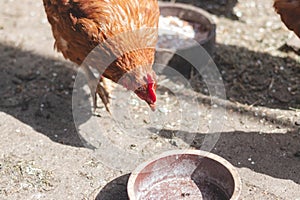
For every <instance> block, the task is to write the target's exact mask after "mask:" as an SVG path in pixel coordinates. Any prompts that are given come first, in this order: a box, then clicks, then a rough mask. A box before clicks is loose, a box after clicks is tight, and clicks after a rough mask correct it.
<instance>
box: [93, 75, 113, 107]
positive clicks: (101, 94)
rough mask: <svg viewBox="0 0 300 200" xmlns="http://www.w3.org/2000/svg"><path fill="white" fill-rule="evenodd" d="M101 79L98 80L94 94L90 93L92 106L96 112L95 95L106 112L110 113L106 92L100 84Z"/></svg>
mask: <svg viewBox="0 0 300 200" xmlns="http://www.w3.org/2000/svg"><path fill="white" fill-rule="evenodd" d="M102 80H103V79H102V78H101V79H100V81H99V83H98V84H97V88H96V91H95V93H94V92H92V94H93V104H94V110H96V108H97V94H98V96H99V97H100V99H101V100H102V102H103V104H104V106H105V108H106V111H107V112H109V113H110V110H109V93H108V92H107V91H106V89H105V88H104V87H103V86H102V85H101V82H102Z"/></svg>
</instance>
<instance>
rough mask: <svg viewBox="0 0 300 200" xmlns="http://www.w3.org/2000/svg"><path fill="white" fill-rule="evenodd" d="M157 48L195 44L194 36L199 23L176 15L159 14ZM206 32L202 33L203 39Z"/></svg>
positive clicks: (173, 47)
mask: <svg viewBox="0 0 300 200" xmlns="http://www.w3.org/2000/svg"><path fill="white" fill-rule="evenodd" d="M158 26H159V31H158V36H159V37H158V42H157V47H158V48H169V49H179V48H187V47H190V46H192V45H193V44H195V41H194V38H195V36H196V33H197V32H198V31H197V29H199V27H200V26H201V25H199V24H195V23H191V22H188V21H184V20H182V19H179V18H178V17H176V16H160V17H159V25H158ZM206 36H207V35H206V34H205V35H203V37H204V39H205V38H206Z"/></svg>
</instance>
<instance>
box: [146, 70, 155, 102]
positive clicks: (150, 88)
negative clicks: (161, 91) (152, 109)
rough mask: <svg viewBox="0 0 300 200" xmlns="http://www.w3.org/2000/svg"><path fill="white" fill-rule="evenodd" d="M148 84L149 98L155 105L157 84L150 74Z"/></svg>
mask: <svg viewBox="0 0 300 200" xmlns="http://www.w3.org/2000/svg"><path fill="white" fill-rule="evenodd" d="M147 82H148V93H149V98H150V99H151V101H152V102H153V103H155V102H156V94H155V82H154V80H153V78H152V77H151V76H150V75H149V74H148V75H147Z"/></svg>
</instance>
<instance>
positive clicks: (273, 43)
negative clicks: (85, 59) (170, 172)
mask: <svg viewBox="0 0 300 200" xmlns="http://www.w3.org/2000/svg"><path fill="white" fill-rule="evenodd" d="M182 2H190V3H193V4H194V5H197V6H200V7H204V8H205V9H207V10H208V11H210V12H211V13H212V14H213V19H214V20H215V21H216V24H217V46H216V54H215V57H214V61H215V63H216V65H217V67H218V69H219V71H220V73H221V74H222V78H223V81H224V85H225V89H226V96H227V100H226V101H224V100H223V101H222V100H219V101H216V102H215V105H210V101H209V96H208V91H207V89H206V87H205V83H204V81H203V80H202V79H201V77H195V80H193V87H194V88H196V89H197V91H196V92H194V91H190V90H188V89H186V90H184V92H185V95H186V99H185V98H183V101H184V102H187V107H186V110H183V111H181V112H182V113H183V114H181V115H180V116H183V117H182V119H183V121H184V120H186V121H185V122H182V123H185V124H184V125H185V126H177V124H176V123H175V122H178V118H177V116H178V115H177V113H176V112H177V111H178V109H177V108H176V103H174V104H171V103H172V102H175V100H174V99H173V98H175V97H174V96H172V95H171V96H170V97H169V99H168V100H166V98H165V96H164V95H165V94H166V90H165V89H164V88H163V87H161V88H160V89H159V95H160V97H162V98H161V99H162V100H160V101H161V102H160V105H162V106H161V107H160V109H159V111H158V112H157V113H156V114H152V115H153V116H155V117H156V119H158V120H157V121H155V120H154V121H147V120H149V117H148V118H147V116H149V115H151V114H149V113H150V112H148V111H149V110H148V108H146V107H145V106H144V104H142V103H141V102H140V101H137V100H136V99H135V97H134V96H133V95H131V96H130V95H128V94H129V93H128V92H126V91H123V90H121V89H117V90H116V92H115V94H114V95H115V96H116V97H118V95H121V97H124V95H125V96H126V95H127V96H130V101H129V103H130V106H128V105H125V104H124V105H123V104H122V101H121V102H119V101H118V98H116V97H115V98H113V100H112V101H113V102H112V103H113V105H115V106H114V109H115V110H113V115H112V116H110V115H109V114H107V113H106V112H105V111H104V110H103V109H99V110H98V114H97V115H92V114H91V112H90V110H91V108H90V104H89V105H88V107H86V108H84V109H85V111H84V114H82V115H80V117H79V118H76V119H75V122H76V123H74V120H73V114H74V113H72V92H73V85H74V81H75V78H76V75H77V70H76V67H75V65H73V64H72V63H70V62H67V61H65V60H64V59H63V58H62V56H61V55H59V54H58V53H56V52H55V51H54V50H53V38H52V34H51V31H50V26H49V24H48V22H47V20H46V17H45V14H44V10H43V5H42V2H40V1H34V0H25V1H23V2H22V3H20V2H19V1H16V0H3V1H1V2H0V7H1V12H0V63H1V64H0V72H1V73H0V88H1V91H0V94H1V95H0V118H1V121H0V129H1V131H0V132H1V143H0V152H1V154H0V199H95V198H96V199H104V200H105V199H122V200H125V199H126V182H127V179H128V173H130V171H132V170H133V169H134V168H135V167H136V165H137V164H139V163H141V162H142V161H143V160H146V159H148V158H150V157H151V156H153V155H156V154H157V153H159V152H162V151H165V150H168V149H180V148H181V149H182V148H202V146H201V145H202V143H203V141H204V138H206V137H209V136H210V135H212V134H213V133H215V132H217V131H214V129H212V128H210V127H209V126H208V124H209V121H210V120H211V119H214V120H216V121H214V122H222V123H223V124H224V126H223V127H222V129H221V130H219V131H221V133H220V135H219V137H218V140H217V141H216V144H215V145H214V146H213V148H212V150H211V151H212V152H213V153H216V154H218V155H220V156H222V157H224V158H225V159H227V160H228V161H230V162H231V163H232V164H233V165H234V166H235V167H236V168H237V169H238V172H239V173H240V176H241V179H242V182H243V189H242V194H241V199H297V198H300V192H299V191H300V174H299V173H298V171H299V168H300V145H299V144H300V134H299V124H300V112H299V109H300V107H299V105H300V91H299V87H298V86H299V85H300V63H299V62H300V58H299V55H297V54H296V52H295V51H292V50H291V49H290V48H288V47H287V46H285V43H286V41H287V40H288V38H289V35H290V32H289V31H288V30H287V29H286V28H285V27H284V25H283V24H282V23H281V21H280V19H279V17H278V16H277V15H276V14H275V13H274V11H273V9H272V1H271V0H263V1H260V0H253V1H248V0H240V1H234V0H223V1H222V0H213V1H206V0H205V1H201V3H199V1H187V0H186V1H182ZM165 86H166V87H167V86H168V84H166V85H165ZM177 86H178V85H177ZM168 87H169V88H172V87H175V89H176V84H175V83H174V82H173V83H172V82H170V86H168ZM77 89H78V90H77V92H79V93H80V94H82V95H83V96H82V97H83V98H82V99H83V100H84V101H89V93H88V92H86V90H85V89H86V88H84V87H79V88H77ZM177 89H178V88H177ZM190 92H191V93H190ZM191 94H192V95H193V97H196V98H197V101H198V102H200V104H199V105H197V109H198V111H199V113H200V114H199V115H196V116H192V115H184V114H185V113H189V111H190V110H188V109H192V108H194V107H192V106H193V104H192V103H191V102H189V101H188V99H189V98H188V97H189V95H191ZM118 102H119V103H118ZM170 102H171V103H170ZM224 104H226V106H227V107H226V114H224V115H221V116H217V119H216V117H214V116H210V115H211V111H212V109H215V110H216V111H217V112H221V113H223V112H224V107H223V106H224ZM118 106H120V107H118ZM168 106H169V107H168ZM125 108H126V109H125ZM79 111H80V110H79ZM121 111H122V112H121ZM123 111H124V112H123ZM126 113H130V118H129V119H127V120H128V121H129V123H120V121H121V122H122V119H123V118H122V117H124V115H126ZM125 117H126V116H125ZM155 117H154V118H155ZM185 117H186V118H185ZM193 117H197V120H195V118H193ZM150 119H151V117H150ZM196 121H197V122H196ZM133 122H134V123H133ZM172 122H174V123H172ZM189 122H192V124H189ZM193 122H195V123H193ZM99 123H100V125H101V126H100V128H99ZM141 124H142V126H140V125H141ZM194 124H196V125H197V126H195V127H194ZM94 125H96V126H94ZM76 127H77V128H78V130H79V131H80V133H81V134H80V135H78V133H77V130H76ZM137 127H138V128H137ZM191 127H192V128H191ZM133 130H136V131H133ZM89 131H90V132H94V133H95V134H94V135H84V134H85V133H86V132H89ZM90 132H89V133H90ZM99 132H101V134H100V133H99ZM81 137H84V139H87V140H89V139H91V138H92V139H95V138H96V139H98V140H99V141H100V142H101V144H97V143H95V142H94V143H93V140H89V141H88V142H90V143H92V146H87V145H85V142H84V141H82V138H81ZM92 147H98V149H93V148H92Z"/></svg>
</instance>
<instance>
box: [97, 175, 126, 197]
mask: <svg viewBox="0 0 300 200" xmlns="http://www.w3.org/2000/svg"><path fill="white" fill-rule="evenodd" d="M129 176H130V174H125V175H123V176H120V177H118V178H116V179H114V180H112V181H111V182H109V183H108V184H107V185H106V186H105V187H104V188H103V189H102V190H101V191H100V192H99V194H98V195H97V197H96V200H112V199H113V200H128V199H129V198H128V194H127V182H128V179H129Z"/></svg>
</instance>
